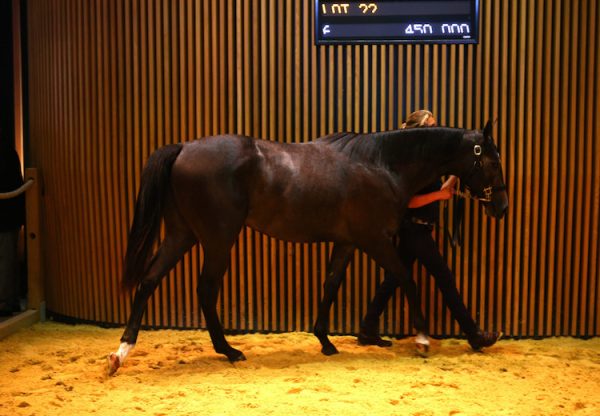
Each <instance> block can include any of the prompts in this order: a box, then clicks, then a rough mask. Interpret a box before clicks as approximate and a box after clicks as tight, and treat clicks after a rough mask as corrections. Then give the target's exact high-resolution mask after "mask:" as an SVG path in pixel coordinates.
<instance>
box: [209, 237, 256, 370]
mask: <svg viewBox="0 0 600 416" xmlns="http://www.w3.org/2000/svg"><path fill="white" fill-rule="evenodd" d="M232 245H233V242H232V243H231V244H221V245H218V246H215V244H214V243H210V245H208V244H207V245H203V247H204V265H203V266H202V273H201V276H200V281H199V282H198V297H199V299H200V305H201V306H202V311H203V312H204V318H205V319H206V326H207V329H208V332H209V334H210V339H211V341H212V343H213V346H214V348H215V351H216V352H218V353H220V354H224V355H225V356H226V357H227V358H228V359H229V361H231V362H234V361H243V360H245V359H246V357H245V356H244V354H243V353H242V352H241V351H238V350H236V349H235V348H233V347H232V346H231V345H229V343H228V342H227V340H226V339H225V335H224V333H223V326H222V325H221V321H220V320H219V316H218V314H217V298H218V296H219V290H220V289H221V284H222V282H223V275H224V274H225V271H226V270H227V267H228V266H229V259H230V253H231V246H232Z"/></svg>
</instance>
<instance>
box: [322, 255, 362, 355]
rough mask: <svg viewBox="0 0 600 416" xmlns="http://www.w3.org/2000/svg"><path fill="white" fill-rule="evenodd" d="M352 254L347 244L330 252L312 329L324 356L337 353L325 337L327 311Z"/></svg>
mask: <svg viewBox="0 0 600 416" xmlns="http://www.w3.org/2000/svg"><path fill="white" fill-rule="evenodd" d="M353 252H354V246H352V245H347V244H334V246H333V250H332V251H331V258H330V259H329V265H328V267H327V278H326V279H325V283H324V284H323V289H324V293H323V299H322V300H321V303H320V304H319V311H318V314H317V320H316V322H315V328H314V334H315V335H316V337H317V338H318V339H319V341H320V342H321V345H322V348H321V352H322V353H323V354H325V355H332V354H337V353H338V350H337V348H335V346H334V345H333V344H332V343H331V341H330V340H329V338H328V336H327V333H328V328H329V311H330V310H331V304H332V303H333V301H334V299H335V297H336V295H337V292H338V290H339V288H340V285H341V284H342V281H343V280H344V276H345V275H346V268H347V267H348V263H350V259H351V258H352V253H353Z"/></svg>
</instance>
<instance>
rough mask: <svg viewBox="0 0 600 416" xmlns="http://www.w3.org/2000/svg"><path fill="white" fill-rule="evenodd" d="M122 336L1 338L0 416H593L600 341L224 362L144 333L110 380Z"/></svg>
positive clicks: (171, 336)
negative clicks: (110, 357)
mask: <svg viewBox="0 0 600 416" xmlns="http://www.w3.org/2000/svg"><path fill="white" fill-rule="evenodd" d="M121 332H122V331H121V330H120V329H101V328H97V327H93V326H87V325H78V326H67V325H62V324H57V323H51V322H48V323H43V324H36V325H34V326H33V327H31V328H28V329H25V330H22V331H20V332H19V333H17V334H15V335H12V336H10V337H8V338H6V339H4V340H1V341H0V358H1V359H0V415H7V416H8V415H11V416H12V415H69V416H71V415H87V414H97V415H131V414H135V415H138V414H139V415H155V416H158V415H244V416H245V415H257V416H258V415H261V416H262V415H270V414H272V415H278V416H279V415H283V416H292V415H303V416H305V415H336V416H350V415H361V416H365V415H520V416H522V415H600V338H594V339H591V340H587V341H586V340H578V339H572V338H550V339H545V340H541V341H534V340H519V341H515V340H502V341H500V342H499V343H498V344H497V345H496V346H494V347H492V348H490V349H488V350H487V351H486V352H484V353H474V352H471V351H470V349H469V348H468V346H467V344H466V342H465V341H464V340H444V341H435V340H434V341H433V342H432V348H431V354H430V356H429V357H428V358H427V359H423V358H420V357H417V356H416V355H415V354H414V351H413V344H412V340H411V339H404V340H400V341H394V345H393V346H392V347H391V348H385V349H383V348H378V347H362V346H359V345H357V343H356V340H355V338H354V337H346V336H343V337H332V340H333V342H334V344H335V345H336V346H337V347H338V349H339V350H340V354H338V355H335V356H331V357H325V356H323V355H321V353H320V346H319V343H318V341H317V340H316V338H315V337H314V336H313V335H312V334H307V333H289V334H271V335H258V334H254V335H241V336H229V337H228V339H229V341H230V342H231V344H232V345H233V346H234V347H236V348H238V349H241V350H242V351H243V352H244V353H245V355H246V357H247V358H248V360H247V361H245V362H240V363H236V364H230V363H229V362H228V361H227V360H226V359H225V358H224V357H223V356H221V355H218V354H216V353H215V352H214V351H213V349H212V345H211V343H210V339H209V336H208V334H207V333H206V332H205V331H171V330H168V331H142V332H141V333H140V336H139V339H138V345H137V346H136V348H135V349H134V350H133V352H132V353H131V355H130V356H129V358H128V360H127V361H126V363H125V365H124V366H123V367H122V368H121V369H120V370H119V371H118V372H117V374H116V376H114V377H108V376H107V375H106V373H105V370H106V356H107V354H108V353H109V352H112V351H115V350H116V349H117V347H118V344H119V338H120V336H121Z"/></svg>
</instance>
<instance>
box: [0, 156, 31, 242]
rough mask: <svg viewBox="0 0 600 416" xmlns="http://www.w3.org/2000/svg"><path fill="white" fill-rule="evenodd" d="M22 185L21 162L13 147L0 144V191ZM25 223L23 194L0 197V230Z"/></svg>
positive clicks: (19, 226) (18, 226)
mask: <svg viewBox="0 0 600 416" xmlns="http://www.w3.org/2000/svg"><path fill="white" fill-rule="evenodd" d="M21 185H23V176H22V175H21V163H20V161H19V155H18V154H17V152H16V151H15V149H14V148H12V147H11V146H8V145H4V144H0V193H3V192H11V191H14V190H15V189H17V188H18V187H20V186H21ZM24 223H25V194H21V195H19V196H18V197H15V198H11V199H0V232H6V231H14V230H18V229H19V228H21V226H22V225H23V224H24Z"/></svg>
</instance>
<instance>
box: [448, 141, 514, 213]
mask: <svg viewBox="0 0 600 416" xmlns="http://www.w3.org/2000/svg"><path fill="white" fill-rule="evenodd" d="M482 153H483V149H482V148H481V145H479V144H476V145H474V146H473V154H474V155H475V161H474V162H473V166H472V168H471V171H470V172H469V175H468V176H467V179H471V177H473V175H475V174H476V173H478V172H479V171H480V170H481V169H482V167H483V161H482V160H481V154H482ZM465 182H467V181H465ZM504 190H506V185H500V186H492V185H489V186H486V187H484V188H483V189H481V190H479V191H475V192H473V191H472V190H471V188H470V187H469V186H468V185H465V192H461V191H459V190H457V191H456V192H455V194H456V195H458V196H460V197H462V198H465V199H467V198H471V199H474V200H476V201H481V202H492V195H493V194H494V192H498V191H504Z"/></svg>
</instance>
